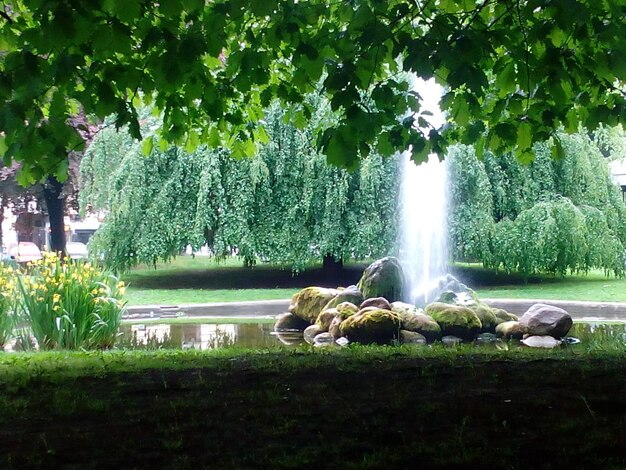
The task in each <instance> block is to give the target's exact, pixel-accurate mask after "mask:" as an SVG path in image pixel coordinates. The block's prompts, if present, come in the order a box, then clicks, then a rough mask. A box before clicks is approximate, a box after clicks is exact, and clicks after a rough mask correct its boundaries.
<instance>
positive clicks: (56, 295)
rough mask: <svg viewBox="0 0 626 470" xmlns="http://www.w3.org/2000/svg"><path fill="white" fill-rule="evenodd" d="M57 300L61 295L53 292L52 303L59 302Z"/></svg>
mask: <svg viewBox="0 0 626 470" xmlns="http://www.w3.org/2000/svg"><path fill="white" fill-rule="evenodd" d="M59 300H61V295H60V294H54V295H53V296H52V303H53V304H58V303H59Z"/></svg>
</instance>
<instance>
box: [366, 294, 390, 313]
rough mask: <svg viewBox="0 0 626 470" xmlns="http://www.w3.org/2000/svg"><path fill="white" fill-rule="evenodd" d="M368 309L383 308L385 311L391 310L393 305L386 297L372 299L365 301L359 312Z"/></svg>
mask: <svg viewBox="0 0 626 470" xmlns="http://www.w3.org/2000/svg"><path fill="white" fill-rule="evenodd" d="M367 307H376V308H382V309H383V310H391V304H390V303H389V301H388V300H387V299H385V298H384V297H372V298H371V299H366V300H364V301H363V302H362V303H361V305H360V306H359V310H363V309H364V308H367Z"/></svg>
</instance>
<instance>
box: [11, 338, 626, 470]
mask: <svg viewBox="0 0 626 470" xmlns="http://www.w3.org/2000/svg"><path fill="white" fill-rule="evenodd" d="M383 349H385V350H384V351H383V352H376V350H374V352H369V350H367V349H365V350H363V351H360V352H358V351H357V352H356V353H349V354H344V353H318V354H311V353H301V352H300V353H299V352H296V353H294V352H291V353H286V352H282V353H281V352H279V353H266V354H243V355H228V354H223V355H221V356H219V355H218V356H215V357H207V356H206V355H202V354H195V355H193V354H192V355H191V356H190V355H186V353H153V354H152V355H151V356H143V357H144V359H143V360H142V361H143V362H141V363H139V364H137V363H133V362H132V360H129V358H128V357H127V356H125V354H123V353H119V354H117V355H113V356H111V357H107V358H105V359H104V360H102V359H101V358H100V357H99V356H97V355H95V356H94V355H91V356H89V357H88V361H91V365H90V366H89V367H86V368H84V369H81V368H80V367H79V368H78V369H73V367H75V365H76V363H77V361H78V362H80V359H75V358H74V356H70V357H69V359H67V358H66V359H63V356H62V355H59V357H58V358H56V359H55V358H54V357H53V361H52V362H53V363H54V364H55V365H53V366H50V365H49V364H50V362H47V363H46V362H44V361H40V362H39V365H37V363H33V362H32V361H31V362H28V360H27V361H26V364H22V363H21V361H22V359H20V358H19V356H16V357H18V359H17V360H16V361H15V363H14V364H8V363H7V362H6V360H4V363H2V364H0V400H1V403H0V467H1V468H32V467H45V468H77V469H78V468H80V469H87V468H215V469H221V468H263V469H268V468H341V469H346V468H355V469H357V468H358V469H361V468H441V469H443V468H445V469H450V468H493V469H495V468H559V469H561V468H624V467H626V449H625V448H624V443H625V442H626V361H625V360H624V355H623V354H621V353H618V354H612V355H602V354H591V355H587V356H584V357H579V356H576V355H574V354H571V355H570V356H569V357H567V356H568V355H567V354H557V353H556V352H553V351H550V352H546V353H544V352H540V353H537V354H534V353H532V354H531V353H529V354H521V355H515V356H513V355H511V354H508V353H506V352H505V353H503V354H502V355H500V354H492V355H490V354H486V355H482V354H472V353H464V354H460V355H456V356H455V355H454V354H453V353H450V354H448V353H445V354H443V357H420V356H417V357H416V356H415V355H414V354H412V353H410V352H408V353H407V352H406V351H404V350H402V351H403V352H398V353H394V352H390V351H389V348H383ZM159 354H161V356H159ZM551 354H553V356H551ZM131 356H132V355H131ZM5 357H6V356H5ZM55 357H56V356H55ZM146 357H148V360H146V359H145V358H146ZM54 361H56V362H54ZM64 361H68V362H67V364H68V365H67V367H64V366H63V364H64ZM129 364H130V365H129ZM11 367H13V368H17V369H11ZM20 368H21V369H20ZM16 370H17V372H16Z"/></svg>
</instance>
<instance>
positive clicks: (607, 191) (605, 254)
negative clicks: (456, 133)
mask: <svg viewBox="0 0 626 470" xmlns="http://www.w3.org/2000/svg"><path fill="white" fill-rule="evenodd" d="M615 132H616V131H615V130H611V131H609V130H606V129H604V130H601V131H599V132H598V133H595V134H589V133H587V132H582V131H581V132H579V133H577V134H573V135H565V134H563V135H561V136H560V139H561V145H562V147H563V153H564V156H563V158H559V159H555V158H553V157H552V153H551V149H550V144H549V143H539V144H536V145H535V146H534V148H533V150H534V160H533V162H532V163H531V164H529V165H522V164H520V163H519V162H517V161H516V160H515V159H514V158H513V157H512V156H511V155H504V156H500V157H496V156H494V155H493V154H486V155H485V157H484V159H483V160H478V159H477V158H476V155H475V153H474V151H473V149H472V148H471V147H468V146H458V147H455V148H454V149H453V151H451V152H450V155H449V157H450V158H449V164H450V168H451V172H452V177H451V181H452V211H451V214H450V222H449V223H450V227H451V232H450V235H451V246H452V250H453V256H454V257H455V258H456V259H460V260H474V261H476V260H477V261H481V262H482V263H483V264H484V265H485V266H486V267H490V268H495V269H504V270H506V271H517V272H521V273H525V274H531V273H538V272H547V273H555V274H565V273H568V272H588V271H589V270H590V269H603V270H605V272H607V273H613V274H616V275H623V274H624V247H625V246H626V206H625V205H624V203H623V201H622V196H621V192H620V190H619V188H618V187H617V186H616V185H615V184H614V183H613V181H612V179H611V174H610V171H609V166H608V161H607V160H608V159H609V158H619V157H620V155H621V154H622V152H623V145H622V144H620V142H623V133H622V134H615ZM611 133H613V134H615V135H613V136H612V137H611V135H610V134H611ZM615 137H618V138H615ZM607 157H609V158H607ZM455 175H456V176H455Z"/></svg>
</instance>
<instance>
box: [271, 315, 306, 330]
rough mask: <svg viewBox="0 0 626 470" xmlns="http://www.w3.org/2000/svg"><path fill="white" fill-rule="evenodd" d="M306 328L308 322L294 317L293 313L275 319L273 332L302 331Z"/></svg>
mask: <svg viewBox="0 0 626 470" xmlns="http://www.w3.org/2000/svg"><path fill="white" fill-rule="evenodd" d="M307 326H309V322H307V321H304V320H303V319H302V318H299V317H296V316H295V315H294V314H293V313H281V314H280V315H278V316H277V317H276V323H274V331H294V330H297V331H303V330H304V329H305V328H306V327H307Z"/></svg>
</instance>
